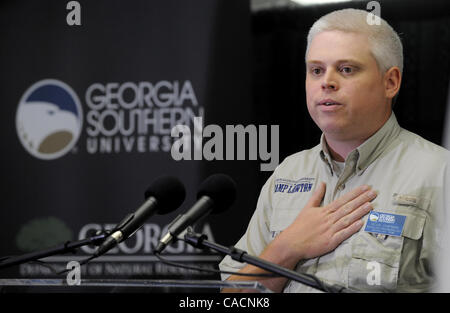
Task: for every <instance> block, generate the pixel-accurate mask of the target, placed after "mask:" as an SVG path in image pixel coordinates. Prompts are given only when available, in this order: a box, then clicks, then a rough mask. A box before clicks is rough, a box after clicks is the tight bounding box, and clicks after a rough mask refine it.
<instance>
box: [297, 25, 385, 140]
mask: <svg viewBox="0 0 450 313" xmlns="http://www.w3.org/2000/svg"><path fill="white" fill-rule="evenodd" d="M306 70H307V74H306V101H307V105H308V111H309V114H310V115H311V117H312V119H313V120H314V122H315V123H316V124H317V126H319V128H320V129H321V130H322V131H323V132H324V134H325V137H326V138H327V139H329V140H330V139H332V140H340V141H351V140H365V139H367V138H368V137H370V136H371V135H372V134H373V133H375V132H376V131H377V130H378V129H379V128H380V127H381V126H382V125H383V124H384V122H386V120H387V119H388V118H389V116H390V112H391V110H390V104H389V101H388V99H387V97H386V94H385V83H384V79H383V74H382V73H381V72H380V70H379V69H378V66H377V63H376V60H375V58H374V57H373V56H372V54H371V53H370V50H369V42H368V39H367V37H366V36H364V35H362V34H358V33H349V32H341V31H326V32H322V33H319V34H317V35H316V36H315V37H314V39H313V40H312V42H311V44H310V48H309V51H308V54H307V57H306Z"/></svg>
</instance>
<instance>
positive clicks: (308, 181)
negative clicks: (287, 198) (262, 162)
mask: <svg viewBox="0 0 450 313" xmlns="http://www.w3.org/2000/svg"><path fill="white" fill-rule="evenodd" d="M314 180H315V179H314V178H311V177H303V178H300V179H299V180H297V181H294V180H289V179H277V180H275V189H274V192H282V193H296V192H309V191H311V189H312V187H313V185H314Z"/></svg>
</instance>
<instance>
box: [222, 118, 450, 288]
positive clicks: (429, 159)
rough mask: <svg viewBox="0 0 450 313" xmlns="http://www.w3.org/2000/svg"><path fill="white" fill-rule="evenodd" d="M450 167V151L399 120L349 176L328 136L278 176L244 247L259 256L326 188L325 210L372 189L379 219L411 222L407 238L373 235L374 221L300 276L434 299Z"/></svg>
mask: <svg viewBox="0 0 450 313" xmlns="http://www.w3.org/2000/svg"><path fill="white" fill-rule="evenodd" d="M449 159H450V153H449V151H447V150H445V149H444V148H442V147H440V146H438V145H435V144H433V143H431V142H429V141H427V140H425V139H423V138H421V137H420V136H418V135H416V134H413V133H411V132H409V131H407V130H405V129H403V128H401V127H400V126H399V125H398V123H397V120H396V118H395V115H394V114H393V113H392V114H391V117H390V118H389V120H388V121H387V122H386V123H385V124H384V125H383V127H382V128H381V129H380V130H378V131H377V132H376V133H375V134H374V135H373V136H372V137H370V138H369V139H368V140H366V141H365V142H364V143H363V144H362V145H361V146H359V147H358V148H356V149H355V150H353V151H352V152H351V153H350V154H349V155H348V157H347V159H346V160H345V165H344V167H343V169H342V170H340V169H339V167H338V166H337V165H336V164H335V163H334V161H332V159H331V156H330V154H329V152H328V150H327V147H326V143H325V141H324V137H323V136H322V139H321V143H320V144H319V145H317V146H316V147H314V148H312V149H310V150H304V151H301V152H299V153H296V154H293V155H291V156H289V157H287V158H286V159H285V160H284V161H283V162H282V163H281V164H280V165H279V166H278V167H277V168H276V170H275V171H274V173H273V174H272V176H271V177H270V178H269V179H268V180H267V182H266V183H265V185H264V186H263V188H262V190H261V194H260V197H259V199H258V203H257V208H256V210H255V212H254V214H253V217H252V218H251V220H250V223H249V225H248V228H247V231H246V232H245V234H244V235H243V237H242V238H241V239H240V240H239V242H238V243H237V244H236V247H238V248H240V249H243V250H245V251H247V252H248V253H249V254H251V255H255V256H258V255H259V254H260V253H261V252H262V251H263V249H264V248H265V247H266V246H267V245H268V244H269V242H270V241H271V240H273V238H275V236H277V235H278V234H279V233H280V232H281V231H283V230H284V229H285V228H286V227H288V226H289V225H290V224H291V223H292V222H293V220H294V219H295V218H296V216H297V215H298V213H299V212H300V211H301V210H302V208H303V207H304V206H305V205H306V203H307V201H308V200H309V198H310V197H311V194H312V192H313V191H314V189H315V188H316V187H317V186H318V184H319V183H320V182H321V181H324V182H326V184H327V189H326V194H325V197H324V200H323V205H326V204H328V203H330V202H332V201H333V200H335V199H337V198H339V197H340V196H342V195H343V194H345V193H346V192H348V191H350V190H352V189H353V188H355V187H357V186H360V185H363V184H368V185H371V186H372V188H373V189H374V190H376V191H377V192H378V196H377V198H376V199H375V200H374V201H373V202H372V204H373V207H374V211H377V212H386V213H391V214H397V215H403V216H405V217H406V220H405V223H404V226H403V229H402V233H401V235H400V236H389V235H380V234H376V233H370V232H367V231H365V227H366V223H367V219H368V215H366V216H365V217H364V218H363V221H364V226H363V227H362V228H361V229H360V230H359V231H358V232H357V233H355V234H354V235H353V236H351V237H350V238H348V239H347V240H345V241H343V242H342V243H341V244H340V245H339V246H338V247H337V248H336V249H335V250H333V251H331V252H329V253H327V254H325V255H322V256H320V257H317V258H313V259H308V260H301V261H300V262H299V263H298V264H297V266H296V268H295V270H296V271H298V272H303V273H308V274H312V275H315V276H316V277H318V278H320V279H321V280H323V281H324V282H326V283H328V284H337V285H340V286H343V287H346V288H351V289H354V290H359V291H369V292H372V291H373V292H376V291H388V292H393V291H396V292H421V291H427V290H429V288H430V287H431V284H432V283H433V258H432V257H433V252H434V251H436V249H439V247H438V245H437V241H438V239H439V238H438V236H439V233H440V232H439V229H440V228H439V227H438V226H439V221H440V218H441V216H442V215H441V214H443V212H444V210H445V209H446V208H447V209H448V203H447V204H446V205H444V203H445V200H444V191H450V188H449V182H446V178H445V174H446V173H448V171H449V169H450V163H449ZM244 265H245V264H242V263H239V262H236V261H233V260H232V259H231V258H230V257H225V258H224V260H223V261H222V262H221V263H220V269H222V270H229V271H233V270H238V269H240V268H241V267H243V266H244ZM226 277H227V275H223V276H222V278H223V279H225V278H226ZM249 280H250V279H249ZM314 291H317V290H316V289H314V288H311V287H308V286H304V285H302V284H300V283H297V282H295V281H288V283H287V284H286V286H285V288H284V292H314Z"/></svg>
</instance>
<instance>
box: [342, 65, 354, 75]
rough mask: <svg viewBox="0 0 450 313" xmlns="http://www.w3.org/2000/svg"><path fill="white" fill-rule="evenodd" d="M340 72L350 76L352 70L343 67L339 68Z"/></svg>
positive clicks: (348, 67)
mask: <svg viewBox="0 0 450 313" xmlns="http://www.w3.org/2000/svg"><path fill="white" fill-rule="evenodd" d="M341 72H343V73H345V74H351V73H353V68H352V67H350V66H344V67H342V68H341Z"/></svg>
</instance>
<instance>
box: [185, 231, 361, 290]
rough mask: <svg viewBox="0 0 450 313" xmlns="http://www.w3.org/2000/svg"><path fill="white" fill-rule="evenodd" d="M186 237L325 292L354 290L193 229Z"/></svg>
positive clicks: (194, 244)
mask: <svg viewBox="0 0 450 313" xmlns="http://www.w3.org/2000/svg"><path fill="white" fill-rule="evenodd" d="M184 239H185V241H186V242H187V243H189V244H190V245H192V246H194V247H195V248H200V249H205V248H209V249H212V250H214V251H217V252H220V253H222V254H224V255H229V256H230V257H231V258H232V259H233V260H236V261H239V262H242V263H243V262H245V263H248V264H251V265H254V266H257V267H259V268H262V269H264V270H266V271H269V272H272V273H275V274H278V275H281V276H283V277H286V278H288V279H291V280H295V281H297V282H300V283H302V284H304V285H307V286H310V287H313V288H315V289H319V290H321V291H324V292H332V293H340V292H353V291H352V290H349V289H346V288H344V287H341V286H334V285H333V286H332V285H328V284H326V283H324V282H321V281H320V280H319V279H317V278H315V277H312V276H309V275H304V274H302V273H298V272H295V271H292V270H289V269H287V268H284V267H281V266H279V265H277V264H274V263H271V262H268V261H265V260H263V259H261V258H258V257H255V256H252V255H249V254H248V253H247V252H246V251H243V250H241V249H238V248H236V247H234V246H232V247H225V246H222V245H219V244H216V243H213V242H210V241H208V240H207V239H208V237H207V236H206V235H204V234H197V233H194V232H193V231H192V229H188V231H187V232H186V234H185V235H184Z"/></svg>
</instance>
